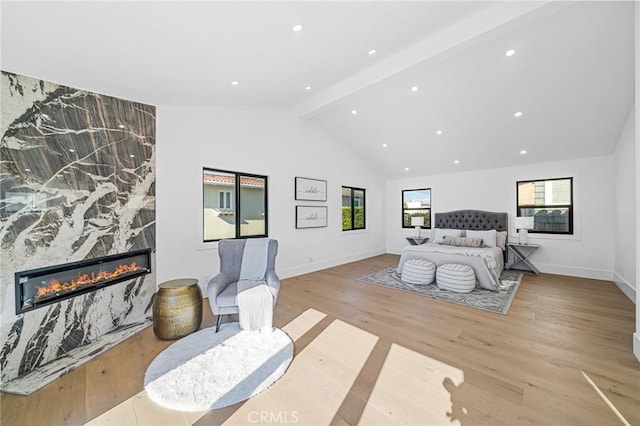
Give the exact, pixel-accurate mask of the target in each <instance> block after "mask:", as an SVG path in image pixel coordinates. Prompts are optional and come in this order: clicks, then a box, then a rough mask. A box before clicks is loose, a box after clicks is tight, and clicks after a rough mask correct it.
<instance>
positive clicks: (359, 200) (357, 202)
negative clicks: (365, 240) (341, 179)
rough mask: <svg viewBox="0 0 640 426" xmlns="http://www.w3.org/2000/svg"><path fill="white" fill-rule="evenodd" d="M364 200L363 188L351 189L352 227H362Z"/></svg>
mask: <svg viewBox="0 0 640 426" xmlns="http://www.w3.org/2000/svg"><path fill="white" fill-rule="evenodd" d="M364 204H365V200H364V190H363V189H354V190H353V222H354V223H353V228H354V229H364V225H365V224H364V209H365V205H364Z"/></svg>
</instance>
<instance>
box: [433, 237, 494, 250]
mask: <svg viewBox="0 0 640 426" xmlns="http://www.w3.org/2000/svg"><path fill="white" fill-rule="evenodd" d="M443 244H444V245H447V246H456V247H476V248H479V247H484V241H482V238H465V237H450V236H447V237H444V243H443Z"/></svg>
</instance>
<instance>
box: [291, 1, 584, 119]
mask: <svg viewBox="0 0 640 426" xmlns="http://www.w3.org/2000/svg"><path fill="white" fill-rule="evenodd" d="M571 3H572V2H555V1H543V2H503V3H499V4H497V5H495V6H491V7H489V8H486V9H484V10H482V11H480V12H478V13H477V14H474V15H473V16H470V17H468V18H466V19H464V20H462V21H460V22H459V23H457V24H456V25H453V26H449V27H447V28H444V29H442V30H440V31H438V32H436V33H435V34H433V35H431V36H429V37H426V38H425V39H423V40H421V41H419V42H417V43H415V44H413V45H411V46H409V47H408V48H406V49H404V50H402V51H400V52H398V53H396V54H393V55H391V56H388V57H386V58H385V59H382V60H380V61H379V62H377V63H376V64H374V65H372V66H370V67H367V68H366V69H364V70H363V71H360V72H358V73H356V74H353V75H352V76H350V77H347V78H345V79H343V80H341V81H339V82H337V83H336V84H334V85H332V86H330V87H328V88H326V89H325V90H322V91H320V92H318V93H316V94H315V95H314V96H312V97H310V98H308V99H306V100H304V101H302V102H300V103H298V104H296V105H294V112H295V114H296V116H297V117H298V118H300V119H309V118H312V117H314V116H316V115H318V114H321V113H322V112H323V111H325V110H327V109H328V108H330V107H332V106H334V105H336V104H339V103H342V102H346V101H348V100H349V99H351V98H352V97H353V96H355V95H356V94H358V93H359V92H361V91H363V90H365V89H367V88H368V87H370V86H373V85H375V84H376V83H379V82H381V81H382V80H385V79H387V78H389V77H392V76H394V75H396V74H399V73H401V72H402V71H405V70H407V69H409V68H411V67H413V66H416V65H418V64H423V63H425V62H427V61H429V62H431V63H434V64H435V63H437V62H438V61H441V60H444V59H446V58H448V57H450V56H451V55H454V54H455V53H456V52H457V51H458V50H459V49H462V48H468V47H469V46H472V45H475V44H480V43H484V42H486V41H487V40H488V39H490V38H494V37H497V36H499V35H502V34H504V33H506V32H508V31H512V30H513V29H514V28H518V27H521V26H523V25H525V24H528V23H530V22H533V21H535V20H538V19H540V18H542V17H545V16H549V15H551V14H554V13H557V12H559V11H560V10H562V9H565V8H566V7H568V6H570V5H571Z"/></svg>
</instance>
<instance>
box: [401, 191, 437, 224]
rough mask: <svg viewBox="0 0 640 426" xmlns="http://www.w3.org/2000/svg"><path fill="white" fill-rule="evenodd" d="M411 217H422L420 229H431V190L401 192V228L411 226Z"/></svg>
mask: <svg viewBox="0 0 640 426" xmlns="http://www.w3.org/2000/svg"><path fill="white" fill-rule="evenodd" d="M412 217H423V218H424V225H422V226H421V228H422V229H431V188H422V189H403V190H402V227H403V228H414V226H411V218H412Z"/></svg>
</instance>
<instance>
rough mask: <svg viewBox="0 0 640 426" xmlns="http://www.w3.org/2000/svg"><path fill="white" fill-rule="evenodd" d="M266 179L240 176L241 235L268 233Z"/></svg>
mask: <svg viewBox="0 0 640 426" xmlns="http://www.w3.org/2000/svg"><path fill="white" fill-rule="evenodd" d="M266 206H267V197H266V179H263V178H259V177H253V176H241V177H240V235H241V236H243V237H247V236H254V235H265V234H266V226H265V224H266Z"/></svg>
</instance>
